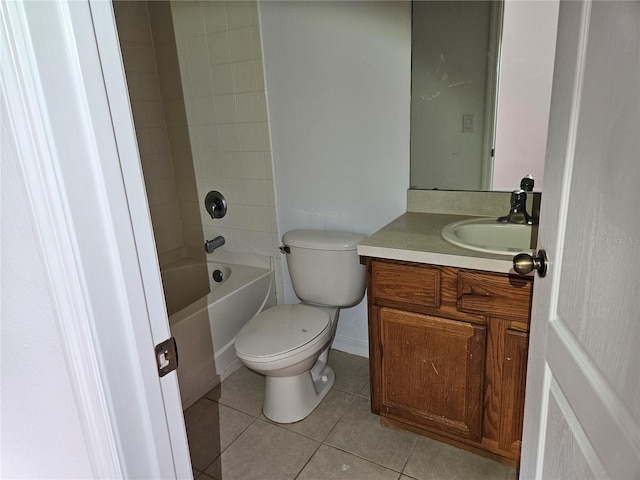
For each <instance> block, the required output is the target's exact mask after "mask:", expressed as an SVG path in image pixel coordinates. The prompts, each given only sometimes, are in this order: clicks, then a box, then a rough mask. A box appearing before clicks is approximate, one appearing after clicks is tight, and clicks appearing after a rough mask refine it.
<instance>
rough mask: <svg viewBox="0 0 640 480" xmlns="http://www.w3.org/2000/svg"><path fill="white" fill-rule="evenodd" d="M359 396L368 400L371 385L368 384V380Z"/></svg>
mask: <svg viewBox="0 0 640 480" xmlns="http://www.w3.org/2000/svg"><path fill="white" fill-rule="evenodd" d="M360 396H362V397H365V398H369V399H370V398H371V384H370V383H369V381H368V380H367V383H366V385H365V386H364V387H362V390H360Z"/></svg>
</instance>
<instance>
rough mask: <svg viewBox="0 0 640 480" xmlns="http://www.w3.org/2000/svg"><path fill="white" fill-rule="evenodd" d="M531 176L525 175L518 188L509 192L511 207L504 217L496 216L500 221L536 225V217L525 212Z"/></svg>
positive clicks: (531, 185)
mask: <svg viewBox="0 0 640 480" xmlns="http://www.w3.org/2000/svg"><path fill="white" fill-rule="evenodd" d="M533 184H534V181H533V177H532V176H531V175H527V176H526V177H524V178H523V179H522V180H521V181H520V188H519V189H518V190H514V191H513V192H511V208H510V209H509V213H508V214H507V215H505V216H504V217H498V220H497V221H498V222H501V223H518V224H522V225H537V224H538V219H537V218H534V217H532V216H531V215H529V214H528V213H527V192H532V191H533Z"/></svg>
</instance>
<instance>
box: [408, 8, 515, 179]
mask: <svg viewBox="0 0 640 480" xmlns="http://www.w3.org/2000/svg"><path fill="white" fill-rule="evenodd" d="M502 5H503V4H502V2H501V1H450V2H441V1H420V2H413V13H412V14H413V26H412V52H411V64H412V65H411V170H410V174H411V188H416V189H439V190H490V189H491V186H492V174H493V156H492V151H493V148H494V139H495V135H494V131H495V128H494V126H495V112H496V98H497V88H498V85H497V84H498V66H499V51H500V38H501V29H502Z"/></svg>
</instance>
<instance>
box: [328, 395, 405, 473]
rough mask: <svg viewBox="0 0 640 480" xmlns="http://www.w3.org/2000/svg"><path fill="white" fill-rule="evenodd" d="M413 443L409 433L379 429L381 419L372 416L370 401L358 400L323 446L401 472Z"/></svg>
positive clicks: (382, 427) (359, 398)
mask: <svg viewBox="0 0 640 480" xmlns="http://www.w3.org/2000/svg"><path fill="white" fill-rule="evenodd" d="M416 441H417V435H416V434H414V433H412V432H408V431H406V430H398V429H394V428H388V427H384V426H382V425H381V424H380V417H379V416H378V415H375V414H373V413H371V409H370V405H369V401H368V400H367V399H366V398H361V397H358V398H356V399H355V400H354V402H353V403H352V404H351V406H350V407H349V410H348V411H347V413H345V415H344V416H343V417H342V419H341V420H340V422H338V424H337V425H336V427H335V428H334V429H333V431H332V432H331V434H330V435H329V436H328V437H327V440H326V441H325V443H326V444H327V445H330V446H332V447H336V448H339V449H340V450H344V451H346V452H349V453H352V454H354V455H357V456H359V457H362V458H364V459H366V460H369V461H371V462H374V463H377V464H378V465H382V466H384V467H386V468H389V469H391V470H395V471H396V472H401V471H402V469H403V467H404V465H405V463H406V462H407V459H408V458H409V455H410V454H411V452H412V451H413V447H414V446H415V444H416Z"/></svg>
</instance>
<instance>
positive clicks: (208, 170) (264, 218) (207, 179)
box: [114, 1, 283, 296]
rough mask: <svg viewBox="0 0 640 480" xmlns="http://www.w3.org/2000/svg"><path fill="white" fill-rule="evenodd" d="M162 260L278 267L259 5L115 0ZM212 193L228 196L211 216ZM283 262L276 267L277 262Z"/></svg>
mask: <svg viewBox="0 0 640 480" xmlns="http://www.w3.org/2000/svg"><path fill="white" fill-rule="evenodd" d="M114 10H115V13H116V19H117V24H118V33H119V35H120V40H121V48H122V52H123V58H124V63H125V70H126V73H127V82H128V84H129V90H130V94H131V103H132V109H133V114H134V122H135V125H136V131H137V134H138V142H139V148H140V154H141V158H142V163H143V171H144V177H145V183H146V188H147V196H148V198H149V204H150V209H151V216H152V222H153V227H154V235H155V237H156V244H157V249H158V254H159V256H160V263H161V264H162V263H166V261H169V260H170V259H173V258H176V257H180V256H184V255H187V254H188V255H191V256H193V255H202V245H203V242H204V239H205V238H206V239H210V238H213V237H215V236H217V235H222V236H224V237H225V239H226V243H225V245H224V246H223V247H221V248H220V249H219V250H217V251H216V252H215V253H214V254H213V257H214V258H217V259H219V260H223V261H224V260H227V261H232V262H237V263H243V264H251V265H260V266H268V265H273V266H274V268H275V269H276V279H277V282H278V286H277V291H278V294H279V296H281V295H282V294H281V292H283V288H282V267H281V262H280V258H279V256H280V254H279V252H278V250H277V247H278V246H279V245H280V239H279V235H278V233H277V224H276V209H275V194H274V183H273V167H272V161H271V153H270V152H271V147H270V139H269V127H268V121H267V109H266V98H265V87H264V74H263V65H262V51H261V50H262V49H261V43H260V30H259V25H258V10H257V3H256V2H251V1H247V2H244V1H243V2H222V1H206V2H204V1H203V2H198V1H193V2H182V1H176V2H164V1H158V2H135V1H131V2H130V1H118V2H114ZM210 190H218V191H220V192H221V193H222V194H223V195H224V196H225V197H226V199H227V202H228V212H227V216H226V217H225V218H223V219H215V220H213V219H211V217H210V216H209V215H208V214H207V213H206V211H205V209H204V204H203V200H204V197H205V195H206V193H207V192H208V191H210ZM274 256H275V257H276V260H277V261H273V257H274Z"/></svg>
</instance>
